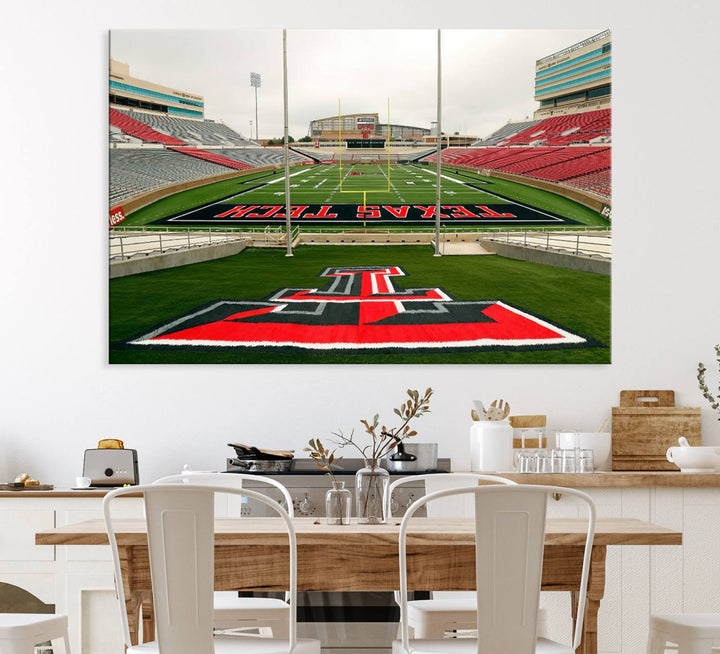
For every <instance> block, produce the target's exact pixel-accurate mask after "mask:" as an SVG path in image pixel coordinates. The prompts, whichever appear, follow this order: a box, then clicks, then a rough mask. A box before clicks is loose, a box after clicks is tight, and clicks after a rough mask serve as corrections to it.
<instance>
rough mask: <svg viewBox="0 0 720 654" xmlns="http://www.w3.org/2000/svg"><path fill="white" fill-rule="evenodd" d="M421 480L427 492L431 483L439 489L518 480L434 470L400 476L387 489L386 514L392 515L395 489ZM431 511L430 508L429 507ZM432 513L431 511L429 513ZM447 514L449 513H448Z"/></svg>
mask: <svg viewBox="0 0 720 654" xmlns="http://www.w3.org/2000/svg"><path fill="white" fill-rule="evenodd" d="M419 481H422V482H424V483H425V487H426V493H427V494H429V493H431V492H432V490H431V489H430V484H431V483H432V484H433V485H435V486H439V487H440V488H439V490H445V489H446V488H454V487H457V486H462V487H465V486H477V485H478V482H479V481H487V482H492V483H495V484H515V483H516V482H514V481H512V480H510V479H505V477H498V476H497V475H481V474H475V473H473V472H432V473H428V474H424V475H408V476H407V477H400V479H396V480H395V481H394V482H393V483H392V484H390V486H389V487H388V490H387V496H386V497H385V515H386V516H390V515H392V510H391V508H390V507H391V505H392V494H393V491H394V490H395V489H396V488H397V487H398V486H402V485H403V484H408V483H411V484H414V483H417V482H419ZM428 511H430V509H428ZM428 515H430V513H428ZM446 515H447V514H446Z"/></svg>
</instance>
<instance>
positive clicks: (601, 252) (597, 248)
mask: <svg viewBox="0 0 720 654" xmlns="http://www.w3.org/2000/svg"><path fill="white" fill-rule="evenodd" d="M488 240H490V241H498V242H501V243H509V244H511V245H521V246H523V247H529V248H534V249H539V250H548V251H550V250H552V251H554V252H563V253H566V254H574V255H576V256H586V257H597V258H601V259H611V258H612V236H611V234H610V233H609V232H607V231H604V232H597V233H593V232H591V231H590V232H584V231H583V232H576V233H574V234H570V233H558V232H533V231H524V232H506V233H505V234H493V235H492V236H489V237H488Z"/></svg>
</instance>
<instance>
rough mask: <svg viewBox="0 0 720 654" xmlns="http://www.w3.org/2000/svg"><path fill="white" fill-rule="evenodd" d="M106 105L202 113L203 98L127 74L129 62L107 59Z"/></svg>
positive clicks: (193, 115)
mask: <svg viewBox="0 0 720 654" xmlns="http://www.w3.org/2000/svg"><path fill="white" fill-rule="evenodd" d="M109 86H110V106H111V107H116V108H118V109H134V110H137V111H152V112H157V113H162V114H167V115H169V116H175V117H177V118H195V119H198V120H202V119H204V117H205V99H204V98H203V96H201V95H197V94H196V93H188V92H187V91H179V90H178V89H173V88H170V87H169V86H161V85H160V84H155V83H154V82H148V81H145V80H141V79H137V78H135V77H131V76H130V66H129V65H128V64H125V63H122V62H120V61H115V60H113V59H111V60H110V81H109Z"/></svg>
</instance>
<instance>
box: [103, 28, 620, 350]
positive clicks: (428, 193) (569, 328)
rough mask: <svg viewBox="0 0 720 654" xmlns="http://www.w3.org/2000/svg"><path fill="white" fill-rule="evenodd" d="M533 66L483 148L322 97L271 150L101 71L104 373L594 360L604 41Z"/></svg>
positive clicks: (604, 234) (604, 321)
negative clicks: (521, 110)
mask: <svg viewBox="0 0 720 654" xmlns="http://www.w3.org/2000/svg"><path fill="white" fill-rule="evenodd" d="M111 42H112V39H111ZM111 52H112V48H111ZM539 54H540V55H541V56H539V58H537V59H535V60H528V61H526V62H524V64H526V65H527V66H528V67H529V68H530V69H533V72H534V87H530V86H528V88H527V89H526V92H527V96H528V99H530V98H531V99H532V101H533V102H534V103H536V104H537V108H536V110H535V112H534V114H533V115H532V117H530V116H517V117H513V118H511V119H510V120H509V121H508V122H507V123H505V124H502V125H498V126H497V128H496V129H495V130H494V131H492V132H490V133H487V134H473V135H469V134H461V133H460V132H459V131H456V132H455V133H452V134H451V133H445V132H443V131H442V122H441V118H440V112H438V116H437V117H436V119H433V120H431V121H428V124H427V125H421V124H420V125H419V124H417V121H413V120H411V119H405V118H404V117H403V116H402V115H397V116H396V115H395V111H394V108H393V103H392V98H389V99H388V100H387V106H368V107H367V111H364V112H354V113H344V112H343V108H342V104H341V102H340V101H339V100H338V98H337V96H336V95H333V90H332V88H330V87H329V85H326V84H324V85H322V86H321V90H320V91H318V92H316V93H315V94H314V95H313V103H314V104H313V108H315V109H316V113H315V116H324V117H323V118H312V119H311V120H310V121H309V122H308V128H307V135H306V136H304V137H303V138H302V139H300V140H298V141H293V142H290V139H289V138H288V139H287V142H285V143H283V144H281V145H279V144H277V143H275V142H273V141H272V140H271V139H261V138H258V133H257V130H258V122H257V114H256V116H255V130H256V133H255V138H253V123H252V121H251V123H250V129H249V130H248V131H247V132H246V133H243V132H244V130H243V131H240V130H239V129H234V128H233V127H231V126H230V123H227V124H226V123H225V122H224V121H223V120H222V117H216V116H213V117H212V118H210V117H206V98H205V97H204V96H203V95H202V94H200V93H198V92H197V90H193V89H188V90H184V89H178V88H174V87H172V86H169V85H166V84H165V83H164V80H163V79H152V80H148V79H142V78H140V77H134V76H133V75H131V72H133V70H132V66H133V63H132V62H130V63H126V62H121V61H117V60H115V59H112V58H111V61H110V83H109V105H110V106H109V117H110V120H109V146H110V147H109V175H110V180H109V192H110V198H109V216H110V218H109V223H110V245H109V255H110V343H109V359H110V362H111V363H609V362H610V342H611V329H610V327H611V312H610V279H611V277H610V268H611V258H612V246H611V243H612V240H611V207H612V200H611V190H612V189H611V158H612V136H611V108H610V103H611V34H610V32H609V31H601V32H597V33H595V34H594V35H592V36H591V37H589V38H586V39H583V40H581V41H578V42H571V43H567V45H566V47H563V48H561V49H559V50H554V51H552V52H544V53H539ZM111 56H112V55H111ZM438 78H439V74H438ZM256 79H257V78H256ZM254 90H255V93H257V90H258V89H257V87H256V88H255V89H254ZM256 97H257V96H256ZM256 102H257V100H256ZM208 103H209V100H208ZM369 104H370V103H369ZM383 104H384V103H383ZM438 104H440V102H438ZM290 110H291V111H292V104H291V105H290ZM332 110H336V113H335V114H334V115H333V114H332ZM256 111H257V105H256ZM477 111H478V112H480V111H482V110H481V109H477ZM391 112H392V114H391ZM286 124H287V123H286Z"/></svg>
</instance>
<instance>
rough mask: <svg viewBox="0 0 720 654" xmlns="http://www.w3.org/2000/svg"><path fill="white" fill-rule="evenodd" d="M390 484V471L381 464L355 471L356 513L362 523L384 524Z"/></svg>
mask: <svg viewBox="0 0 720 654" xmlns="http://www.w3.org/2000/svg"><path fill="white" fill-rule="evenodd" d="M389 485H390V473H389V472H388V471H387V470H385V468H381V467H379V466H375V467H372V466H367V467H365V468H361V469H360V470H358V471H357V472H356V473H355V502H356V514H357V519H358V522H359V523H360V524H375V525H377V524H383V523H384V522H385V520H386V516H385V495H386V493H387V491H388V486H389Z"/></svg>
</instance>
